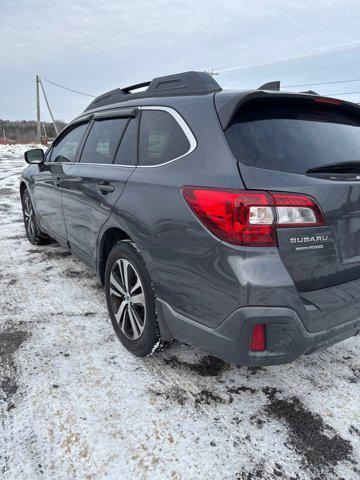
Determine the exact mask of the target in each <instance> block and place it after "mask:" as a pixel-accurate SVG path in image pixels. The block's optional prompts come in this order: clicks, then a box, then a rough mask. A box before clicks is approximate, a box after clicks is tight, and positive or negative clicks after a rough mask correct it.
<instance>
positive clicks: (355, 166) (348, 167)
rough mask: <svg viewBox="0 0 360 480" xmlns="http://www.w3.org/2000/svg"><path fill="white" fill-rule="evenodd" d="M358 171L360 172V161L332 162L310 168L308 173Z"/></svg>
mask: <svg viewBox="0 0 360 480" xmlns="http://www.w3.org/2000/svg"><path fill="white" fill-rule="evenodd" d="M353 172H355V173H358V172H360V161H356V162H343V163H331V164H329V165H321V167H315V168H309V170H306V173H353Z"/></svg>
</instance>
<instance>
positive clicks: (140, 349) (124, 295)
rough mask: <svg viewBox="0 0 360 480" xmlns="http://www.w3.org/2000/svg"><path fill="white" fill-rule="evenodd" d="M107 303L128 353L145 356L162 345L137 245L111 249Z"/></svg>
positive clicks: (147, 275) (112, 319) (151, 294)
mask: <svg viewBox="0 0 360 480" xmlns="http://www.w3.org/2000/svg"><path fill="white" fill-rule="evenodd" d="M105 292H106V302H107V306H108V310H109V315H110V319H111V322H112V325H113V327H114V330H115V332H116V334H117V336H118V338H119V340H120V342H121V343H122V344H123V345H124V347H125V348H127V350H129V351H130V352H131V353H133V354H134V355H137V356H139V357H145V356H146V355H149V354H150V353H153V352H154V351H156V350H158V349H159V347H160V346H161V345H162V341H161V337H160V331H159V324H158V320H157V315H156V310H155V298H154V292H153V289H152V285H151V280H150V276H149V273H148V271H147V269H146V266H145V263H144V260H143V259H142V257H141V255H140V253H139V252H138V251H137V249H136V247H135V245H134V244H133V243H131V242H129V241H122V242H119V243H118V244H116V245H115V247H114V248H113V249H112V250H111V252H110V254H109V257H108V259H107V263H106V270H105Z"/></svg>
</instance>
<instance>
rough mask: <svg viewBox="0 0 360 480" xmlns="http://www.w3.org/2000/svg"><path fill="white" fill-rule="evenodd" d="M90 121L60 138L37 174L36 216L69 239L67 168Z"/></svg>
mask: <svg viewBox="0 0 360 480" xmlns="http://www.w3.org/2000/svg"><path fill="white" fill-rule="evenodd" d="M87 126H88V124H87V123H81V124H79V125H75V126H72V127H70V128H69V129H68V130H66V131H65V132H64V133H63V134H61V136H60V137H58V138H57V139H56V141H55V143H54V146H53V147H52V149H51V151H50V152H49V155H47V158H46V161H45V163H44V164H42V165H39V171H38V172H37V173H36V174H35V175H34V186H33V193H34V195H33V197H34V206H35V211H36V215H37V217H38V219H39V221H40V224H41V226H42V227H43V228H44V230H46V231H47V232H48V233H49V234H50V235H53V236H58V237H60V239H63V240H65V241H66V238H67V233H66V226H65V219H64V213H63V201H62V182H63V179H64V176H65V174H66V171H67V169H68V168H69V166H70V165H71V164H72V162H74V161H75V158H76V153H77V150H78V148H79V145H80V142H81V139H82V137H83V135H84V133H85V130H86V128H87Z"/></svg>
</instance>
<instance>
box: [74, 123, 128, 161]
mask: <svg viewBox="0 0 360 480" xmlns="http://www.w3.org/2000/svg"><path fill="white" fill-rule="evenodd" d="M126 124H127V118H107V119H101V120H96V121H95V122H94V124H93V126H92V127H91V130H90V133H89V135H88V137H87V139H86V143H85V146H84V149H83V151H82V154H81V159H80V162H83V163H103V164H111V163H113V161H114V156H115V152H116V148H117V146H118V144H119V140H120V138H121V135H122V134H123V132H124V130H125V127H126Z"/></svg>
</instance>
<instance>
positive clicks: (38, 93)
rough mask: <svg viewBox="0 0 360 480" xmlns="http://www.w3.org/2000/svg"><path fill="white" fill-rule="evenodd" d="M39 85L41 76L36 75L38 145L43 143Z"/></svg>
mask: <svg viewBox="0 0 360 480" xmlns="http://www.w3.org/2000/svg"><path fill="white" fill-rule="evenodd" d="M39 83H40V78H39V75H36V143H41V130H40V89H39Z"/></svg>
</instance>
